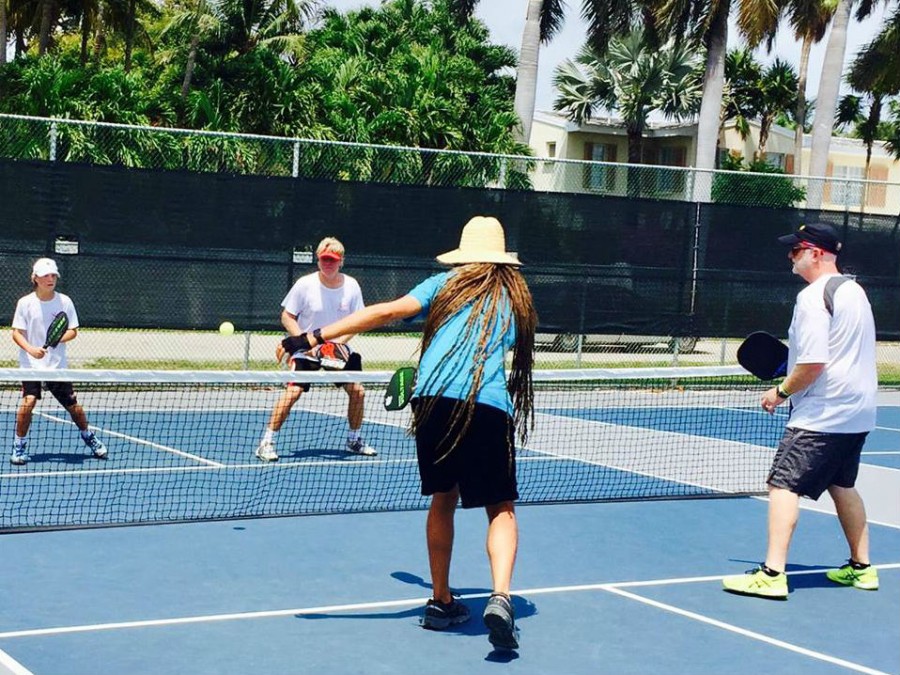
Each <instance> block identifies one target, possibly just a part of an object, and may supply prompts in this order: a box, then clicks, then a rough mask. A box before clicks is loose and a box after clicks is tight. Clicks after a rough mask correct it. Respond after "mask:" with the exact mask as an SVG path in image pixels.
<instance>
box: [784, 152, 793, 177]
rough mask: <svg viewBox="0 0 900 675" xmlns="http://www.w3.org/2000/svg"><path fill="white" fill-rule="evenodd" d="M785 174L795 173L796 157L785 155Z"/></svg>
mask: <svg viewBox="0 0 900 675" xmlns="http://www.w3.org/2000/svg"><path fill="white" fill-rule="evenodd" d="M784 172H785V173H794V155H793V154H790V155H785V157H784Z"/></svg>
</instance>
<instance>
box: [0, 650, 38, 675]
mask: <svg viewBox="0 0 900 675" xmlns="http://www.w3.org/2000/svg"><path fill="white" fill-rule="evenodd" d="M0 675H34V673H32V672H31V671H30V670H28V668H26V667H25V666H23V665H22V664H21V663H19V662H18V661H16V660H15V659H14V658H13V657H11V656H10V655H9V654H7V653H6V652H5V651H3V650H2V649H0Z"/></svg>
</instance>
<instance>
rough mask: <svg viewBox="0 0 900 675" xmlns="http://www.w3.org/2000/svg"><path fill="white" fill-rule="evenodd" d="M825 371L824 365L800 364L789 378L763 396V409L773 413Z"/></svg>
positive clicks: (789, 374) (794, 368)
mask: <svg viewBox="0 0 900 675" xmlns="http://www.w3.org/2000/svg"><path fill="white" fill-rule="evenodd" d="M824 370H825V364H824V363H798V364H796V365H795V366H794V367H793V369H792V370H791V372H790V373H788V376H787V377H786V378H784V380H782V382H781V384H779V385H778V386H777V387H772V388H771V389H769V390H767V391H766V392H765V393H764V394H763V398H762V407H763V408H765V409H766V410H768V411H769V412H773V411H774V410H775V408H777V407H778V406H780V405H781V404H782V403H784V402H785V401H787V400H788V397H790V396H791V395H792V394H796V393H797V392H798V391H803V390H804V389H806V388H807V387H808V386H810V385H811V384H812V383H813V382H815V381H816V380H817V379H819V375H821V374H822V371H824Z"/></svg>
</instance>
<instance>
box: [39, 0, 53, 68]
mask: <svg viewBox="0 0 900 675" xmlns="http://www.w3.org/2000/svg"><path fill="white" fill-rule="evenodd" d="M53 2H54V0H41V28H40V33H39V39H38V56H43V55H44V54H46V53H47V49H48V48H49V47H50V28H51V27H52V24H53V14H54V12H53Z"/></svg>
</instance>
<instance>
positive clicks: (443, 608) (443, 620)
mask: <svg viewBox="0 0 900 675" xmlns="http://www.w3.org/2000/svg"><path fill="white" fill-rule="evenodd" d="M470 618H471V615H470V614H469V608H468V607H466V606H465V605H464V604H463V603H461V602H460V601H459V600H457V599H456V598H453V599H452V600H451V601H450V602H441V601H440V600H435V599H434V598H432V599H431V600H429V601H428V602H427V603H426V604H425V614H424V615H423V616H422V628H427V629H429V630H444V629H445V628H447V627H448V626H451V625H456V624H458V623H465V622H466V621H468V620H469V619H470Z"/></svg>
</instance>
